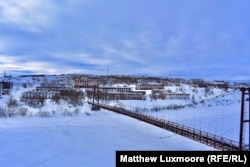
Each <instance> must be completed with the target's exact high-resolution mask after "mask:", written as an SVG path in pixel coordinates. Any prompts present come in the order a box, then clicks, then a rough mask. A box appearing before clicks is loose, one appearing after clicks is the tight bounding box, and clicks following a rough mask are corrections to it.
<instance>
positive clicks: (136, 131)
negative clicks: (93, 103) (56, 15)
mask: <svg viewBox="0 0 250 167" xmlns="http://www.w3.org/2000/svg"><path fill="white" fill-rule="evenodd" d="M88 113H89V114H90V115H88V114H85V113H80V114H79V115H74V116H62V115H61V114H56V116H51V117H48V118H40V117H37V116H33V117H15V118H2V119H0V136H1V137H0V157H1V158H0V164H1V166H4V167H10V166H11V167H21V166H22V167H24V166H25V167H34V166H36V167H39V166H46V167H49V166H51V167H52V166H53V167H54V166H60V167H69V166H74V167H78V166H79V167H80V166H81V167H82V166H88V167H97V166H109V167H112V166H115V151H116V150H213V148H211V147H208V146H205V145H203V144H200V143H197V142H195V141H192V140H189V139H187V138H184V137H181V136H178V135H175V134H173V133H171V132H168V131H166V130H163V129H160V128H157V127H154V126H152V125H149V124H146V123H143V122H141V121H137V120H135V119H132V118H129V117H126V116H123V115H119V114H116V113H113V112H110V111H105V110H101V111H98V112H93V111H89V112H88Z"/></svg>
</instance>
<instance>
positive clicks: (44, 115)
mask: <svg viewBox="0 0 250 167" xmlns="http://www.w3.org/2000/svg"><path fill="white" fill-rule="evenodd" d="M37 115H38V116H40V117H50V113H49V112H48V111H39V112H38V113H37Z"/></svg>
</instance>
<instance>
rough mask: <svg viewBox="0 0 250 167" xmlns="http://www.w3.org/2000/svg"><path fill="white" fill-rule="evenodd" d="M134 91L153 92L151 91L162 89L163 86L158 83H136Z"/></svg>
mask: <svg viewBox="0 0 250 167" xmlns="http://www.w3.org/2000/svg"><path fill="white" fill-rule="evenodd" d="M135 89H136V90H153V89H164V85H163V84H161V83H160V84H159V83H138V84H136V86H135Z"/></svg>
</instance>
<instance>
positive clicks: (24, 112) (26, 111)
mask: <svg viewBox="0 0 250 167" xmlns="http://www.w3.org/2000/svg"><path fill="white" fill-rule="evenodd" d="M27 113H28V108H23V107H22V108H20V109H18V115H21V116H23V117H24V116H26V115H27Z"/></svg>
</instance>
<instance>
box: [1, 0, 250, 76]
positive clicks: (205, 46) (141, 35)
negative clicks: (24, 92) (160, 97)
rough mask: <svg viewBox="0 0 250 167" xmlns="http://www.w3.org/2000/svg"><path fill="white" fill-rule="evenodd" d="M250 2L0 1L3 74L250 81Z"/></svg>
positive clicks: (233, 0)
mask: <svg viewBox="0 0 250 167" xmlns="http://www.w3.org/2000/svg"><path fill="white" fill-rule="evenodd" d="M249 7H250V1H249V0H238V1H236V0H60V1H58V0H0V72H3V71H7V72H9V73H12V74H15V73H21V74H30V73H45V74H63V73H87V74H99V75H106V74H107V69H108V72H109V74H122V75H123V74H125V75H152V76H164V77H169V76H170V77H186V78H204V79H225V80H228V79H233V80H235V79H239V80H245V79H247V80H248V79H249V77H250V68H249V66H250V17H249Z"/></svg>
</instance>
